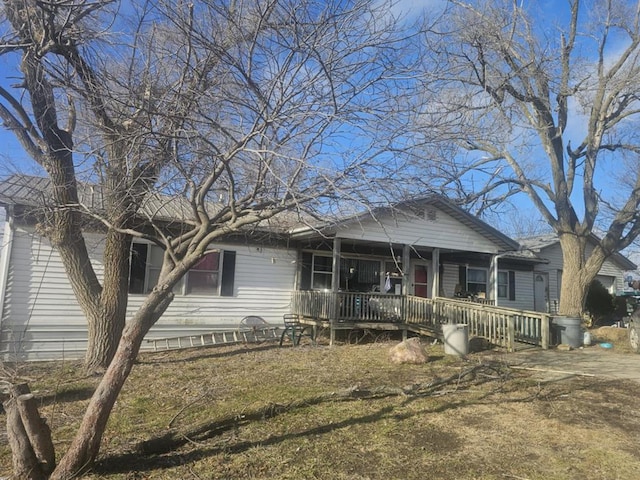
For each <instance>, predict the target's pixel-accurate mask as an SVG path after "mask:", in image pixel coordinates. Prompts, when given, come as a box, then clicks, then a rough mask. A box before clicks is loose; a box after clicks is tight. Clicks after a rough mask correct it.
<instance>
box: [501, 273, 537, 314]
mask: <svg viewBox="0 0 640 480" xmlns="http://www.w3.org/2000/svg"><path fill="white" fill-rule="evenodd" d="M500 271H506V270H502V269H500ZM515 283H516V285H515V297H516V298H515V300H509V299H507V298H499V299H498V306H500V307H507V308H517V309H519V310H534V301H533V288H534V287H533V272H523V271H519V270H515Z"/></svg>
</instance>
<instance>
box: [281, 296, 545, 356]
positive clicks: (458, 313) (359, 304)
mask: <svg viewBox="0 0 640 480" xmlns="http://www.w3.org/2000/svg"><path fill="white" fill-rule="evenodd" d="M291 312H292V313H293V314H296V315H298V317H299V318H300V321H301V322H302V323H305V324H308V325H313V326H316V327H324V328H329V329H330V335H331V342H332V343H333V341H334V340H335V332H336V331H337V330H353V329H373V330H384V331H402V332H403V336H406V334H407V332H414V333H417V334H419V335H426V336H430V337H434V338H439V339H442V325H445V324H466V325H467V326H468V328H469V335H470V337H480V338H484V339H486V340H487V341H488V342H489V343H491V344H492V345H496V346H501V347H504V348H506V349H507V350H508V351H514V350H515V349H516V347H517V344H529V345H536V346H540V347H542V348H544V349H546V348H548V347H549V345H550V341H551V340H550V324H551V317H550V315H549V314H547V313H541V312H532V311H524V310H516V309H510V308H501V307H496V306H493V305H489V304H487V303H486V302H485V303H478V302H473V301H468V300H463V299H451V298H443V297H436V298H422V297H417V296H414V295H385V294H379V293H349V292H318V291H296V292H293V294H292V298H291Z"/></svg>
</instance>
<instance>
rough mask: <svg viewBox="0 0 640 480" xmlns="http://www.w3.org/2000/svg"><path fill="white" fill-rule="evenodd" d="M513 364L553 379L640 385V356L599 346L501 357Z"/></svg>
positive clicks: (520, 352) (529, 351)
mask: <svg viewBox="0 0 640 480" xmlns="http://www.w3.org/2000/svg"><path fill="white" fill-rule="evenodd" d="M501 360H502V361H505V362H506V363H508V364H509V365H511V366H513V367H515V368H522V369H525V370H530V371H533V372H539V373H540V374H541V375H542V376H543V377H544V378H545V379H546V378H549V377H553V378H556V379H557V378H558V377H561V376H563V377H570V376H580V375H583V376H590V377H599V378H609V379H611V378H616V379H627V380H634V381H636V382H640V355H639V354H633V353H625V354H622V353H615V351H612V350H607V349H604V348H602V347H600V346H598V345H594V346H591V347H586V348H580V349H576V350H571V351H559V350H555V349H551V350H541V349H538V348H535V349H533V348H532V349H527V350H523V351H519V352H516V353H510V354H506V355H504V356H503V357H501Z"/></svg>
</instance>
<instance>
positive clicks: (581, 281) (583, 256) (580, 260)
mask: <svg viewBox="0 0 640 480" xmlns="http://www.w3.org/2000/svg"><path fill="white" fill-rule="evenodd" d="M560 245H561V247H562V257H563V263H562V285H561V287H560V311H559V312H558V313H559V314H560V315H566V316H570V317H580V316H582V314H583V312H584V305H585V302H586V299H587V292H588V290H589V285H590V283H591V282H592V281H593V279H594V278H595V277H596V275H597V274H598V272H599V271H600V267H602V264H603V263H604V259H605V257H604V255H602V254H601V253H600V251H599V250H596V251H594V252H592V253H591V254H588V252H587V238H586V237H580V236H578V235H573V234H564V235H560Z"/></svg>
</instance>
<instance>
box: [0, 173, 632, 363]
mask: <svg viewBox="0 0 640 480" xmlns="http://www.w3.org/2000/svg"><path fill="white" fill-rule="evenodd" d="M47 188H48V181H47V180H46V179H42V178H37V177H36V178H34V177H25V176H12V177H9V178H7V179H5V180H4V181H2V182H0V205H2V206H4V208H5V210H6V221H5V224H4V232H3V238H2V244H1V249H0V359H1V360H4V361H13V360H45V359H54V358H55V359H59V358H68V359H75V358H80V357H82V355H83V354H84V349H85V345H86V325H85V319H84V315H83V313H82V311H81V309H80V307H79V305H78V303H77V301H76V299H75V296H74V294H73V292H72V289H71V287H70V284H69V281H68V280H67V277H66V273H65V270H64V268H63V265H62V262H61V260H60V258H59V256H58V254H57V252H56V251H55V250H54V249H53V248H52V247H51V245H50V244H49V242H48V241H47V240H46V239H45V238H43V237H42V236H40V235H39V234H38V233H37V231H36V228H35V225H34V224H33V221H32V220H30V219H31V218H32V217H30V216H29V215H28V212H29V211H30V209H32V208H37V207H38V206H41V205H42V203H41V202H42V200H41V199H42V198H46V196H45V195H43V194H42V192H43V191H46V189H47ZM84 195H87V196H91V197H94V196H95V191H93V190H92V189H85V191H84ZM86 200H87V201H90V200H91V199H90V198H87V199H86ZM152 207H153V208H151V210H153V211H154V212H159V211H160V210H161V209H159V208H158V206H157V205H155V206H152ZM163 208H165V210H166V205H164V206H163ZM163 215H165V217H166V218H171V217H172V216H173V217H174V218H173V219H172V221H179V219H180V217H179V215H180V212H179V211H164V213H163ZM85 236H86V239H87V244H88V246H89V250H90V255H91V260H92V262H93V264H94V266H95V268H96V271H97V273H98V275H100V273H101V261H102V260H101V259H102V252H103V248H104V244H103V234H102V233H101V232H100V230H99V229H98V228H96V229H95V230H92V231H86V232H85ZM211 248H212V249H215V250H216V252H214V253H213V254H211V255H210V256H208V257H207V258H206V259H204V260H203V261H202V262H201V264H199V265H198V266H197V268H196V270H197V271H195V272H193V274H192V272H190V273H189V274H188V275H187V277H186V278H185V279H184V281H183V282H182V284H181V285H180V287H179V288H178V289H177V292H176V296H175V299H174V301H173V302H172V304H171V305H170V306H169V308H168V309H167V311H166V313H165V314H164V316H163V317H162V318H161V319H160V320H159V321H158V322H157V324H156V325H155V326H154V327H153V328H152V329H151V331H150V332H149V334H148V336H147V339H153V338H166V337H172V336H183V335H200V334H205V333H209V332H211V331H214V330H229V329H233V328H237V326H238V324H239V322H240V320H241V319H242V318H243V317H245V316H249V315H257V316H260V317H262V318H264V319H265V320H266V321H268V322H269V323H272V324H274V325H279V324H282V319H283V315H284V314H287V313H289V312H290V311H291V302H292V295H293V294H294V292H299V291H301V290H315V291H332V292H376V293H377V294H380V295H381V294H384V295H390V296H393V295H397V296H406V295H411V296H416V297H428V298H434V297H472V298H473V299H475V300H476V301H480V302H487V303H491V304H493V305H499V306H502V307H508V308H515V309H520V310H534V309H535V308H536V307H538V308H541V309H543V310H544V309H548V305H549V304H550V298H551V297H550V296H549V295H548V293H546V292H547V291H548V290H549V288H545V289H544V292H543V294H544V295H545V297H543V298H545V301H544V302H542V301H540V300H539V299H538V297H537V295H538V294H540V292H538V293H536V292H537V283H536V282H537V278H538V276H539V275H543V277H549V276H551V274H550V273H549V272H553V271H554V269H555V270H557V269H561V268H562V267H561V263H560V264H558V263H555V264H552V262H557V260H558V259H557V257H553V258H545V257H544V255H543V254H544V251H542V252H540V254H538V253H535V252H534V251H532V250H523V249H522V248H521V245H520V244H519V243H518V242H516V241H515V240H513V239H511V238H509V237H507V236H506V235H504V234H502V233H501V232H499V231H498V230H496V229H495V228H493V227H492V226H490V225H488V224H487V223H485V222H483V221H481V220H479V219H477V218H476V217H474V216H472V215H470V214H469V213H467V212H466V211H464V210H462V209H461V208H459V207H457V206H456V205H454V204H453V203H452V202H451V201H449V200H447V199H446V198H444V197H442V196H439V195H429V196H426V197H424V198H421V199H414V200H411V201H405V202H401V203H399V204H396V205H394V206H393V207H387V208H378V209H374V210H372V211H368V212H366V213H363V214H361V215H356V216H352V217H349V218H344V219H341V220H338V221H334V222H327V223H326V224H324V225H313V226H310V225H302V224H300V223H298V224H296V225H293V224H292V223H291V222H289V221H287V222H283V221H275V222H270V223H269V224H267V225H260V226H258V227H254V228H252V229H249V230H247V231H244V232H240V233H239V234H236V235H233V236H230V237H228V238H225V239H224V241H220V242H219V243H216V244H215V245H212V246H211ZM159 253H160V251H159V247H157V246H155V245H152V244H150V243H147V242H142V241H138V240H134V241H133V242H132V245H131V254H132V262H131V273H130V282H129V285H130V295H129V302H128V309H129V313H132V312H134V311H135V310H136V309H137V308H138V306H139V305H140V304H141V303H142V301H143V299H144V296H145V295H146V292H148V291H149V289H150V288H152V287H153V285H154V278H155V276H154V275H157V271H158V270H157V268H158V258H159ZM160 258H161V257H160ZM627 262H628V261H627ZM610 263H611V265H609V264H608V265H607V266H606V269H604V272H603V275H606V276H607V277H611V276H613V277H615V280H612V281H614V282H618V281H621V280H618V277H620V278H622V274H623V270H625V269H628V268H620V267H622V266H624V267H627V266H629V265H628V264H618V263H615V262H610ZM629 263H630V262H629ZM634 268H635V266H634ZM203 275H205V276H206V277H207V279H208V281H206V282H202V281H200V280H199V279H202V278H203V277H202V276H203ZM550 282H551V280H550V279H549V280H548V281H547V283H546V285H547V286H549V285H550ZM144 347H145V346H144V344H143V348H144Z"/></svg>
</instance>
